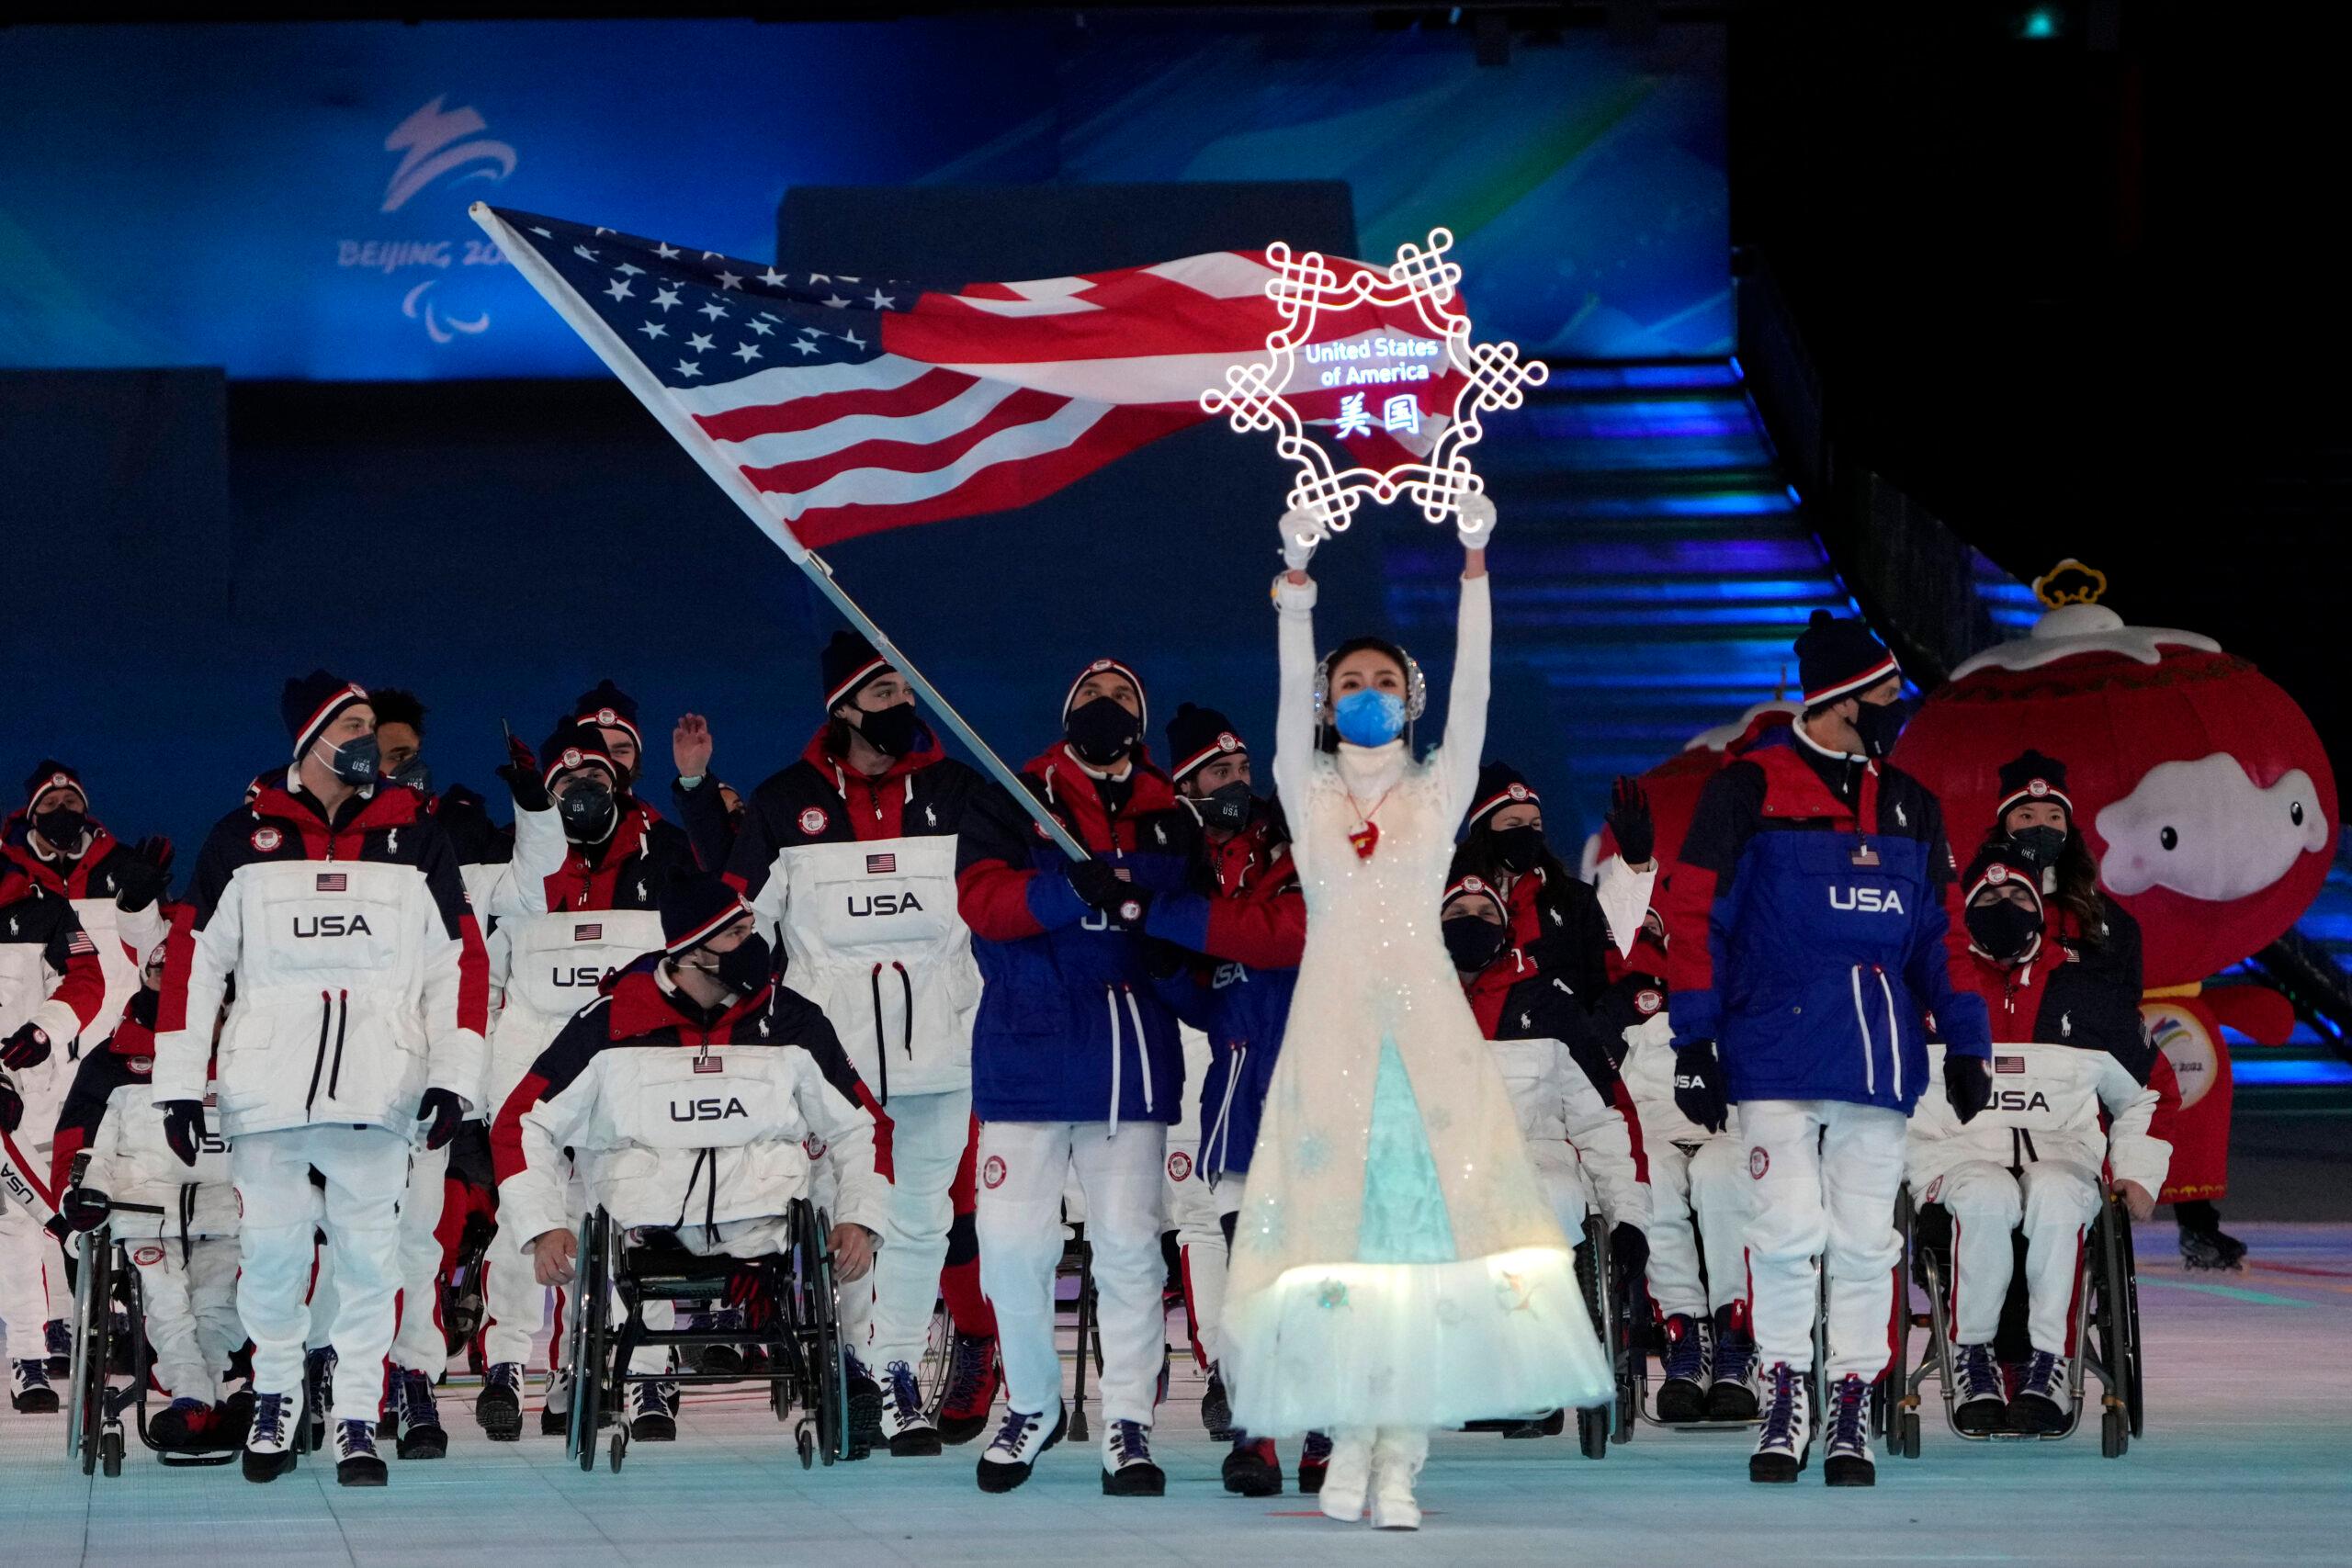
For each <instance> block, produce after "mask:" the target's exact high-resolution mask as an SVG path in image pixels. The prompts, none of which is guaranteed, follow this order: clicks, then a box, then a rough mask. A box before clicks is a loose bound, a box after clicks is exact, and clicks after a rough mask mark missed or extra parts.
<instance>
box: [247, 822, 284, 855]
mask: <svg viewBox="0 0 2352 1568" xmlns="http://www.w3.org/2000/svg"><path fill="white" fill-rule="evenodd" d="M285 841H286V835H285V834H283V833H281V832H279V831H278V830H277V829H275V828H256V829H254V837H253V846H254V848H255V849H257V850H259V851H260V852H262V853H264V854H269V853H271V852H274V851H275V850H276V849H277V846H278V845H280V844H282V843H284V842H285Z"/></svg>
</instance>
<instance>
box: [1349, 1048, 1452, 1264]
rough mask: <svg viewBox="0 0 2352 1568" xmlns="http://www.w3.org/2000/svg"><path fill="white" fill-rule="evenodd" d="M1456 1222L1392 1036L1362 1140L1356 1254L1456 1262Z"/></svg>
mask: <svg viewBox="0 0 2352 1568" xmlns="http://www.w3.org/2000/svg"><path fill="white" fill-rule="evenodd" d="M1456 1256H1457V1255H1456V1253H1455V1252H1454V1248H1453V1222H1452V1221H1451V1220H1449V1219H1448V1218H1447V1217H1446V1213H1445V1194H1444V1192H1443V1191H1442V1190H1441V1189H1440V1188H1439V1186H1438V1179H1437V1161H1436V1159H1435V1158H1434V1157H1433V1156H1431V1155H1430V1135H1429V1131H1428V1129H1427V1128H1425V1127H1423V1126H1422V1125H1421V1107H1420V1102H1419V1100H1416V1099H1415V1098H1414V1097H1413V1080H1412V1079H1411V1078H1410V1077H1407V1076H1406V1072H1405V1059H1404V1058H1403V1057H1402V1056H1400V1055H1397V1042H1396V1039H1395V1038H1394V1037H1393V1036H1383V1037H1382V1039H1381V1042H1380V1072H1379V1076H1378V1077H1376V1078H1374V1081H1373V1089H1372V1128H1371V1132H1370V1134H1369V1135H1368V1136H1367V1138H1366V1140H1365V1144H1364V1173H1363V1220H1362V1222H1361V1224H1360V1228H1359V1229H1358V1231H1357V1233H1356V1257H1357V1258H1360V1259H1362V1260H1363V1261H1364V1262H1366V1263H1452V1262H1453V1261H1454V1260H1455V1258H1456Z"/></svg>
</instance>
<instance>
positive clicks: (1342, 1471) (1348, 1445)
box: [1316, 1432, 1372, 1524]
mask: <svg viewBox="0 0 2352 1568" xmlns="http://www.w3.org/2000/svg"><path fill="white" fill-rule="evenodd" d="M1371 1484H1372V1434H1371V1433H1369V1432H1349V1433H1342V1434H1340V1435H1339V1436H1337V1437H1335V1438H1333V1439H1332V1442H1331V1462H1330V1463H1329V1465H1328V1466H1327V1467H1326V1468H1325V1469H1324V1472H1323V1490H1322V1492H1321V1493H1319V1494H1318V1495H1317V1497H1316V1503H1317V1506H1320V1507H1321V1508H1322V1510H1323V1512H1324V1513H1325V1514H1327V1515H1329V1517H1332V1518H1335V1519H1339V1520H1340V1521H1342V1522H1344V1523H1347V1524H1353V1523H1355V1522H1356V1521H1357V1520H1358V1519H1360V1518H1362V1517H1363V1499H1364V1492H1365V1490H1366V1489H1367V1488H1368V1487H1369V1486H1370V1485H1371Z"/></svg>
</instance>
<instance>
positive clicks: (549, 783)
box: [539, 722, 621, 789]
mask: <svg viewBox="0 0 2352 1568" xmlns="http://www.w3.org/2000/svg"><path fill="white" fill-rule="evenodd" d="M583 767H598V768H602V769H604V770H605V773H609V774H611V775H612V777H613V780H614V782H615V783H616V784H617V783H618V782H619V780H620V776H621V769H620V764H619V763H617V762H616V761H613V749H612V748H611V747H610V746H608V745H606V744H605V732H604V731H603V730H601V729H599V728H596V727H595V726H594V725H593V724H588V723H584V722H583V723H573V724H565V725H559V726H557V727H556V732H555V733H554V734H553V735H550V736H548V738H547V739H546V741H545V742H544V743H543V744H542V745H541V746H540V747H539V784H540V785H541V786H542V787H544V788H548V789H552V788H554V787H555V781H556V780H557V778H558V777H560V775H562V774H564V773H570V772H571V770H572V769H574V768H583Z"/></svg>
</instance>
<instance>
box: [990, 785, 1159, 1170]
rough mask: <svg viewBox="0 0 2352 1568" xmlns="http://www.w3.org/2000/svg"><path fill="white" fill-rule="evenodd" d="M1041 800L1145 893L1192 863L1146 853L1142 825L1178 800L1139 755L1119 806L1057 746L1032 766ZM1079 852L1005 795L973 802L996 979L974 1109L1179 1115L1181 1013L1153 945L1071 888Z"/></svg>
mask: <svg viewBox="0 0 2352 1568" xmlns="http://www.w3.org/2000/svg"><path fill="white" fill-rule="evenodd" d="M1022 783H1023V784H1025V785H1026V786H1027V787H1028V789H1029V792H1030V794H1031V795H1033V796H1035V798H1036V799H1037V800H1038V801H1040V802H1041V803H1043V804H1044V806H1045V807H1046V809H1047V810H1048V811H1050V812H1052V813H1053V814H1054V816H1055V817H1056V818H1058V819H1059V820H1060V822H1061V824H1062V826H1063V827H1064V828H1066V829H1068V830H1069V833H1070V835H1071V836H1072V837H1073V838H1075V839H1077V840H1079V842H1080V843H1081V844H1083V845H1085V846H1086V848H1087V850H1088V851H1089V852H1091V853H1093V854H1096V855H1099V856H1102V857H1103V858H1105V859H1108V860H1111V861H1112V862H1113V863H1114V864H1117V865H1119V866H1121V867H1122V868H1124V869H1126V870H1127V871H1128V872H1129V873H1130V874H1131V879H1132V880H1133V881H1134V882H1135V883H1136V886H1138V887H1143V888H1149V889H1154V890H1159V889H1167V890H1170V891H1171V892H1172V891H1174V890H1176V889H1178V888H1180V887H1181V886H1182V882H1183V876H1184V867H1183V864H1182V862H1181V861H1179V860H1178V859H1176V858H1175V857H1173V856H1170V855H1165V854H1158V853H1144V852H1138V844H1139V842H1140V840H1139V838H1138V832H1139V829H1140V827H1141V821H1142V819H1143V818H1147V817H1149V816H1150V815H1152V814H1154V813H1156V812H1162V811H1166V810H1168V809H1170V807H1173V806H1174V805H1175V804H1176V795H1175V791H1174V789H1173V787H1172V786H1171V785H1170V784H1169V782H1168V775H1166V774H1165V773H1161V772H1160V771H1159V769H1158V768H1156V767H1154V766H1152V765H1151V762H1150V761H1149V759H1148V757H1147V756H1146V755H1145V754H1144V753H1143V752H1142V751H1141V750H1138V751H1137V753H1136V760H1135V766H1134V768H1133V770H1132V771H1131V772H1130V773H1129V774H1128V776H1127V778H1126V779H1125V781H1123V784H1124V786H1125V787H1115V786H1114V791H1113V794H1114V798H1115V799H1116V800H1117V807H1116V809H1115V810H1114V809H1112V808H1111V807H1106V806H1105V804H1104V802H1103V792H1102V790H1101V788H1100V787H1099V786H1098V784H1097V780H1096V776H1095V775H1093V774H1091V773H1089V772H1088V771H1087V770H1086V769H1084V768H1082V767H1080V765H1079V763H1078V761H1076V759H1074V758H1073V757H1071V755H1070V754H1069V751H1068V750H1066V749H1065V748H1063V747H1061V746H1059V745H1057V746H1056V747H1054V749H1053V750H1049V751H1047V752H1046V753H1045V754H1044V755H1043V756H1040V757H1037V758H1035V759H1034V760H1032V761H1030V762H1029V764H1028V765H1027V766H1026V767H1025V768H1023V770H1022ZM1065 860H1066V857H1065V856H1064V855H1063V854H1062V852H1061V851H1060V850H1058V849H1057V848H1055V846H1054V844H1053V841H1052V840H1049V839H1047V838H1046V835H1045V830H1044V829H1041V828H1039V827H1038V826H1037V824H1036V823H1035V822H1034V821H1032V820H1031V819H1030V818H1029V816H1028V814H1027V813H1026V812H1024V811H1023V810H1022V809H1021V807H1020V806H1019V805H1018V804H1017V803H1016V802H1015V801H1014V800H1013V799H1012V796H1011V795H1007V794H1006V793H1005V792H1004V791H1002V790H1001V789H995V790H987V791H983V792H981V793H980V794H978V795H976V796H975V797H974V799H973V800H972V802H971V804H970V807H969V809H968V810H967V814H966V816H965V818H964V827H963V833H962V836H961V838H960V840H959V841H958V843H957V846H956V907H957V909H958V910H959V912H960V913H961V914H962V915H963V917H964V923H965V924H966V925H967V926H969V927H970V928H971V931H972V939H973V940H972V956H973V958H974V959H975V960H976V961H977V962H978V964H979V966H980V976H981V978H982V980H983V981H984V982H985V984H984V986H983V988H982V990H981V992H980V1010H979V1017H978V1020H977V1021H975V1023H974V1025H973V1030H972V1109H973V1111H975V1112H976V1113H978V1116H979V1118H980V1120H982V1121H983V1122H1113V1123H1114V1124H1115V1123H1117V1122H1128V1121H1134V1122H1167V1123H1173V1122H1176V1121H1177V1120H1178V1111H1179V1105H1178V1099H1177V1097H1178V1096H1179V1095H1181V1094H1182V1092H1183V1088H1184V1054H1183V1047H1182V1043H1181V1042H1180V1040H1179V1039H1178V1036H1177V1030H1176V1015H1175V1013H1174V1012H1173V1011H1172V1010H1170V1008H1169V1006H1168V1003H1167V1000H1166V998H1164V997H1162V996H1161V994H1160V993H1159V989H1158V988H1157V987H1156V986H1155V983H1154V978H1153V976H1152V973H1151V970H1150V968H1149V966H1148V963H1147V960H1146V953H1145V947H1144V942H1145V939H1144V938H1143V937H1141V936H1139V935H1135V934H1130V933H1129V932H1127V931H1121V930H1119V929H1117V928H1116V927H1114V926H1113V925H1112V924H1111V923H1110V922H1109V921H1108V920H1107V919H1105V918H1104V917H1103V915H1102V914H1101V913H1100V912H1098V911H1097V910H1095V909H1093V908H1090V907H1089V906H1088V905H1087V904H1086V903H1085V902H1084V901H1083V900H1082V899H1080V897H1078V895H1077V894H1076V893H1075V892H1074V891H1072V890H1071V888H1070V886H1069V879H1068V878H1067V877H1066V876H1065V875H1064V874H1062V870H1061V867H1062V865H1063V864H1064V863H1065Z"/></svg>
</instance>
